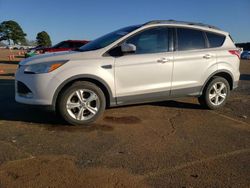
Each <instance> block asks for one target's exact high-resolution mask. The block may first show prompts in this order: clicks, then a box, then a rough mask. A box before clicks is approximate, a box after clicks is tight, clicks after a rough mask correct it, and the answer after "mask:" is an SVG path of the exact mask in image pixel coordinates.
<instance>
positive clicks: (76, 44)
mask: <svg viewBox="0 0 250 188" xmlns="http://www.w3.org/2000/svg"><path fill="white" fill-rule="evenodd" d="M83 45H84V43H81V42H75V43H74V48H80V47H81V46H83Z"/></svg>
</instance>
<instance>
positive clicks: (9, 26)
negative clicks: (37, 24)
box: [0, 20, 51, 47]
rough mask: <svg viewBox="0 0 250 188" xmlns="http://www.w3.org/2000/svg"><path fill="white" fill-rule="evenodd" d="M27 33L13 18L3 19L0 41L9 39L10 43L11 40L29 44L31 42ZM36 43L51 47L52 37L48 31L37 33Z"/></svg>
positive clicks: (16, 42)
mask: <svg viewBox="0 0 250 188" xmlns="http://www.w3.org/2000/svg"><path fill="white" fill-rule="evenodd" d="M26 36H27V34H26V33H25V32H24V31H23V29H22V27H21V26H20V25H19V24H18V23H17V22H15V21H13V20H8V21H3V22H2V23H1V24H0V42H1V41H7V42H8V43H9V45H10V44H11V41H12V42H13V44H14V45H15V44H22V45H28V43H30V41H29V40H27V39H26V38H25V37H26ZM35 44H36V45H40V46H45V47H49V46H51V39H50V36H49V34H48V33H47V32H46V31H41V32H39V33H37V36H36V41H35Z"/></svg>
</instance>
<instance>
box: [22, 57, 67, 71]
mask: <svg viewBox="0 0 250 188" xmlns="http://www.w3.org/2000/svg"><path fill="white" fill-rule="evenodd" d="M67 61H68V60H67ZM67 61H53V62H44V63H39V64H34V65H28V66H27V67H26V68H25V69H24V73H25V74H42V73H49V72H52V71H54V70H56V69H57V68H59V67H60V66H62V65H63V64H64V63H66V62H67Z"/></svg>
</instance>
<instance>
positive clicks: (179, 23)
mask: <svg viewBox="0 0 250 188" xmlns="http://www.w3.org/2000/svg"><path fill="white" fill-rule="evenodd" d="M153 24H178V25H193V26H200V27H206V28H211V29H216V30H221V29H219V28H218V27H215V26H212V25H208V24H203V23H195V22H186V21H176V20H152V21H149V22H146V23H145V24H143V25H153Z"/></svg>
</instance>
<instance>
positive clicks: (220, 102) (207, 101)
mask: <svg viewBox="0 0 250 188" xmlns="http://www.w3.org/2000/svg"><path fill="white" fill-rule="evenodd" d="M229 95H230V86H229V83H228V81H227V80H226V79H225V78H222V77H213V79H212V80H211V81H210V82H209V83H208V84H207V85H206V87H205V88H204V90H203V94H202V96H200V97H199V98H198V101H199V103H200V104H201V105H202V106H203V107H205V108H208V109H211V110H216V109H218V108H221V107H222V106H224V105H225V104H226V102H227V99H228V97H229Z"/></svg>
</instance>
